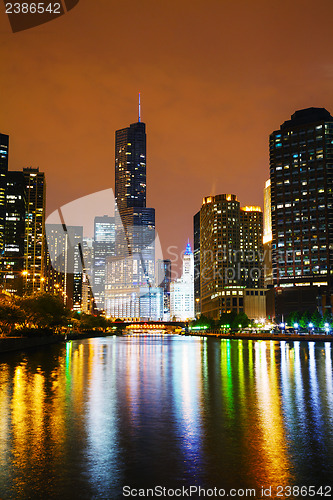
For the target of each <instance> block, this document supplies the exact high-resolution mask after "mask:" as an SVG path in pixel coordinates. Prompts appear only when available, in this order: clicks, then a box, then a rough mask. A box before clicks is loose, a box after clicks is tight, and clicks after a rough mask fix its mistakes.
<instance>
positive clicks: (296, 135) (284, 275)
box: [269, 108, 333, 318]
mask: <svg viewBox="0 0 333 500" xmlns="http://www.w3.org/2000/svg"><path fill="white" fill-rule="evenodd" d="M269 149H270V181H271V211H272V250H273V281H274V286H275V287H276V314H277V317H278V318H281V317H282V315H283V316H284V315H286V314H288V313H289V312H291V311H303V310H309V311H313V310H315V309H319V310H320V311H321V312H324V311H325V310H328V311H330V310H331V307H332V279H333V266H332V258H333V191H332V182H333V117H332V116H331V115H330V113H329V112H328V111H327V110H326V109H324V108H307V109H302V110H299V111H296V112H295V113H294V114H293V115H292V117H291V119H290V120H287V121H285V122H284V123H283V124H282V125H281V126H280V129H279V130H275V131H274V132H272V134H271V135H270V139H269Z"/></svg>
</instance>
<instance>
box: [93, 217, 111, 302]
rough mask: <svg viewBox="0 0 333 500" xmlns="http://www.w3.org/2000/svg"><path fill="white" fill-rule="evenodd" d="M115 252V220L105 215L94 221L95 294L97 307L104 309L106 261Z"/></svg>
mask: <svg viewBox="0 0 333 500" xmlns="http://www.w3.org/2000/svg"><path fill="white" fill-rule="evenodd" d="M114 253H115V220H114V217H109V216H107V215H104V216H103V217H95V222H94V268H93V294H94V299H95V304H96V307H97V308H98V309H99V310H104V307H105V304H104V300H105V280H106V261H107V258H108V257H112V256H114Z"/></svg>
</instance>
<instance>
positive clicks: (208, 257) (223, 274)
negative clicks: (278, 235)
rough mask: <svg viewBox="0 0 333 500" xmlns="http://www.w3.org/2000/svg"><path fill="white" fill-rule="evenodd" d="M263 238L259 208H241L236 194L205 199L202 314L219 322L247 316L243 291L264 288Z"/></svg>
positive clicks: (201, 266)
mask: <svg viewBox="0 0 333 500" xmlns="http://www.w3.org/2000/svg"><path fill="white" fill-rule="evenodd" d="M196 218H197V220H198V218H199V217H198V216H196ZM197 224H198V223H197ZM196 227H197V225H196ZM197 231H198V230H197ZM262 236H263V217H262V212H261V209H260V207H253V206H249V207H243V208H241V207H240V202H239V201H238V200H237V197H236V195H234V194H220V195H216V196H209V197H206V198H204V200H203V204H202V207H201V210H200V246H199V248H200V305H201V313H202V314H204V315H206V316H208V317H211V318H214V319H217V318H219V317H220V315H221V314H222V313H223V312H230V311H233V310H234V311H236V312H237V313H239V312H245V311H244V289H245V288H252V289H253V288H256V289H262V286H263V262H262V259H263V248H262ZM197 248H198V243H197Z"/></svg>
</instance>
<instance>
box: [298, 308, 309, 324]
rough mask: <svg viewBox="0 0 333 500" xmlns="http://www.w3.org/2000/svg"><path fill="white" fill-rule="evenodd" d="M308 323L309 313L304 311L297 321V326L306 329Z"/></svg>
mask: <svg viewBox="0 0 333 500" xmlns="http://www.w3.org/2000/svg"><path fill="white" fill-rule="evenodd" d="M309 323H310V313H308V311H305V312H304V313H303V314H302V316H301V318H300V320H299V325H300V326H301V327H302V328H307V327H308V325H309Z"/></svg>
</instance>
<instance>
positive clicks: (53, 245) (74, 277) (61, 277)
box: [45, 224, 83, 311]
mask: <svg viewBox="0 0 333 500" xmlns="http://www.w3.org/2000/svg"><path fill="white" fill-rule="evenodd" d="M46 232H47V264H48V265H47V272H46V280H45V291H47V292H49V293H55V294H59V295H60V296H61V297H62V299H63V301H64V304H66V305H67V306H68V307H69V308H70V309H73V310H76V311H80V310H81V307H82V261H81V252H82V240H83V227H82V226H66V231H64V228H63V226H62V225H61V224H47V226H46ZM80 249H81V252H80Z"/></svg>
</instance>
